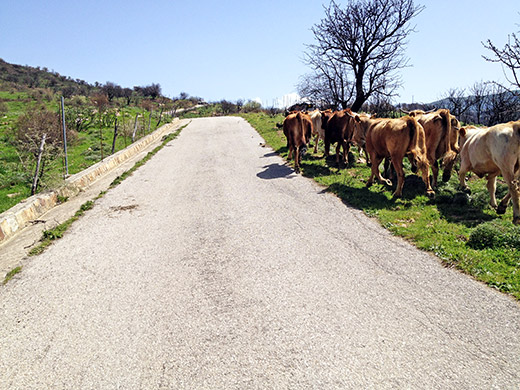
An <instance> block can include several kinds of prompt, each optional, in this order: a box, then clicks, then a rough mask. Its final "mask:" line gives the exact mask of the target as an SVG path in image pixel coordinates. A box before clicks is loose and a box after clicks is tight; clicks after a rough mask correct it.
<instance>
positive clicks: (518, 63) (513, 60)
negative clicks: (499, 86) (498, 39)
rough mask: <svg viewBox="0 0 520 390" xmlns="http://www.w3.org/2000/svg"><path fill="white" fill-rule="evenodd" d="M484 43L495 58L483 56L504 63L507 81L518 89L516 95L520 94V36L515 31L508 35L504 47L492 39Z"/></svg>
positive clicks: (491, 60)
mask: <svg viewBox="0 0 520 390" xmlns="http://www.w3.org/2000/svg"><path fill="white" fill-rule="evenodd" d="M519 33H520V32H519ZM482 45H484V47H485V48H486V49H488V50H491V51H492V52H493V54H494V57H493V58H490V57H486V56H483V57H484V59H485V60H486V61H490V62H498V63H500V64H501V65H502V68H503V70H504V75H505V77H506V79H507V81H508V82H509V83H510V84H511V85H512V87H513V88H514V89H517V91H516V92H515V93H516V95H518V96H520V92H519V91H518V89H520V38H519V37H518V36H517V35H516V34H515V33H512V34H511V35H508V37H507V43H506V44H505V45H504V48H503V49H500V48H498V47H497V46H496V45H495V44H494V43H493V42H491V40H490V39H488V40H487V43H482Z"/></svg>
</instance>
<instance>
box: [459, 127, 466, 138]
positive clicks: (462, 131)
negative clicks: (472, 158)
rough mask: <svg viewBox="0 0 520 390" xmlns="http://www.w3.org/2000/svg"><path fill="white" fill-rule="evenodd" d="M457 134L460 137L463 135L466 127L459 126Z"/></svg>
mask: <svg viewBox="0 0 520 390" xmlns="http://www.w3.org/2000/svg"><path fill="white" fill-rule="evenodd" d="M459 135H460V136H461V137H464V136H465V135H466V128H465V127H461V128H460V130H459Z"/></svg>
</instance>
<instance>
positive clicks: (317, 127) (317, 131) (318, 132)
mask: <svg viewBox="0 0 520 390" xmlns="http://www.w3.org/2000/svg"><path fill="white" fill-rule="evenodd" d="M309 115H310V117H311V121H312V135H313V136H314V153H318V141H319V140H320V139H322V140H325V130H324V129H323V128H322V127H321V111H320V110H314V111H312V112H310V113H309Z"/></svg>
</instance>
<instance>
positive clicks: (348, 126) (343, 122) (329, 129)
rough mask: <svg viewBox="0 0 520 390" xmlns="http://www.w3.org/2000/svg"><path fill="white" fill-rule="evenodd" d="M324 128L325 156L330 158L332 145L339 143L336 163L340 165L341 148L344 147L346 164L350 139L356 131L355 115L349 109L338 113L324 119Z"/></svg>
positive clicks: (344, 161) (343, 159)
mask: <svg viewBox="0 0 520 390" xmlns="http://www.w3.org/2000/svg"><path fill="white" fill-rule="evenodd" d="M322 126H323V128H324V129H325V140H324V141H325V155H324V157H328V155H329V152H330V145H331V144H335V143H337V146H336V163H337V164H339V153H340V148H341V147H343V158H342V161H343V163H344V164H346V163H347V155H348V152H349V149H350V145H349V142H350V139H351V138H352V133H353V130H354V123H353V115H352V111H350V109H349V108H347V109H346V110H341V111H336V112H334V113H333V114H332V115H330V116H327V117H322Z"/></svg>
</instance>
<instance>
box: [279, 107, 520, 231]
mask: <svg viewBox="0 0 520 390" xmlns="http://www.w3.org/2000/svg"><path fill="white" fill-rule="evenodd" d="M406 114H407V115H406V116H404V117H401V118H397V119H389V118H375V117H374V116H373V115H370V114H364V113H363V114H358V113H355V112H352V111H351V110H350V109H346V110H341V111H335V112H333V111H331V110H326V111H320V110H315V111H312V112H308V113H307V112H302V111H297V112H294V111H293V112H291V113H289V114H288V115H287V116H286V118H285V120H284V122H283V126H282V127H283V132H284V134H285V136H286V138H287V147H288V149H289V156H288V158H289V159H291V158H292V155H293V154H294V161H295V164H294V165H295V170H296V171H297V172H299V170H300V163H301V158H302V155H303V154H305V152H306V150H307V146H308V144H309V141H310V140H311V137H312V136H314V153H317V147H318V141H319V140H320V139H322V140H323V142H324V144H325V155H324V157H326V156H328V155H329V151H330V146H331V145H333V144H336V162H337V163H338V164H339V162H340V156H341V159H342V161H343V163H344V164H345V163H346V159H347V154H348V151H349V148H350V145H352V144H354V145H357V146H358V147H360V148H362V149H363V150H364V151H365V154H366V156H367V163H368V164H369V165H370V166H371V175H370V178H369V180H368V183H367V186H370V185H371V184H372V183H373V181H374V178H377V179H378V180H379V182H380V183H385V184H388V185H391V182H390V181H389V180H388V179H385V178H383V177H382V176H381V173H380V171H379V165H380V164H381V162H382V161H383V160H385V162H387V161H390V162H391V164H392V166H393V168H394V170H395V172H396V175H397V188H396V190H395V192H394V194H393V195H394V196H395V197H399V196H401V194H402V190H403V185H404V171H403V159H404V158H405V157H407V158H408V159H409V160H410V162H411V164H412V167H413V168H412V169H413V170H414V171H415V170H416V169H418V170H419V171H420V172H421V176H422V179H423V181H424V183H425V185H426V193H427V194H428V195H429V196H433V195H434V194H435V192H434V188H436V187H437V177H438V174H439V161H442V166H443V169H444V172H443V181H448V180H449V178H450V176H451V170H452V168H453V165H454V163H455V161H456V159H457V157H458V156H460V170H459V182H460V186H461V189H463V190H467V185H466V173H467V172H469V171H472V172H474V173H476V174H477V175H478V176H479V177H484V176H486V177H487V189H488V191H489V195H490V199H491V200H490V204H491V206H492V207H493V208H495V209H496V211H497V213H499V214H501V213H505V210H506V207H507V205H508V203H509V201H510V200H512V201H513V223H515V224H520V204H519V203H520V183H519V182H520V120H519V121H516V122H509V123H503V124H499V125H496V126H492V127H488V128H477V127H474V126H467V127H461V126H460V123H459V121H458V120H457V118H455V116H453V115H451V114H450V111H449V110H447V109H439V110H435V111H428V112H425V111H422V110H415V111H411V112H406ZM341 148H342V149H343V154H342V155H341V153H340V150H341ZM430 167H431V169H432V180H431V183H430V174H429V171H430ZM499 174H501V175H502V177H503V178H504V180H505V182H506V183H507V186H508V188H509V191H508V193H507V195H506V196H505V197H504V199H502V200H501V202H500V204H499V205H497V201H496V198H495V190H496V177H497V176H498V175H499Z"/></svg>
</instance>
